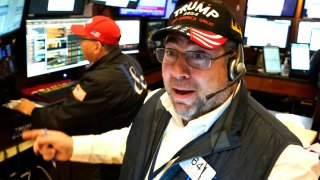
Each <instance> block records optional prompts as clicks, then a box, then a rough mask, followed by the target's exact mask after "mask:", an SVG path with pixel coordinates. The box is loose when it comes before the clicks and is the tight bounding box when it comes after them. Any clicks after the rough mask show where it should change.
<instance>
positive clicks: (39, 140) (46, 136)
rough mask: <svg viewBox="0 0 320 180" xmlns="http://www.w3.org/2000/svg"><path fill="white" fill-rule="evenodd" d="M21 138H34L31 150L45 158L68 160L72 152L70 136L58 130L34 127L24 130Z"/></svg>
mask: <svg viewBox="0 0 320 180" xmlns="http://www.w3.org/2000/svg"><path fill="white" fill-rule="evenodd" d="M22 138H23V139H25V140H27V139H35V142H34V145H33V151H34V152H35V153H37V154H38V153H40V154H41V155H42V156H43V159H45V160H51V159H53V158H55V159H56V160H59V161H68V160H69V159H70V158H71V156H72V152H73V141H72V138H71V137H70V136H68V135H67V134H65V133H63V132H60V131H53V130H48V131H47V132H46V130H45V129H35V130H31V131H26V132H24V133H23V134H22Z"/></svg>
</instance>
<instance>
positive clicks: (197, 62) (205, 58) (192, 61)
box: [185, 52, 211, 69]
mask: <svg viewBox="0 0 320 180" xmlns="http://www.w3.org/2000/svg"><path fill="white" fill-rule="evenodd" d="M185 57H186V61H187V62H188V64H189V65H190V66H192V67H194V68H199V69H207V68H209V67H210V65H211V56H210V55H209V54H206V53H202V52H186V54H185Z"/></svg>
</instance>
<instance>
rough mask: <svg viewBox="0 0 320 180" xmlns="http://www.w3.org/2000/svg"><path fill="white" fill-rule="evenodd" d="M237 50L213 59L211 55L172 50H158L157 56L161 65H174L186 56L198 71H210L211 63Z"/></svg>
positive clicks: (188, 61)
mask: <svg viewBox="0 0 320 180" xmlns="http://www.w3.org/2000/svg"><path fill="white" fill-rule="evenodd" d="M234 51H235V50H231V51H227V52H225V53H223V54H221V55H220V56H216V57H212V56H211V55H210V54H207V53H204V52H199V51H187V52H184V53H182V52H179V51H177V50H176V49H171V48H157V49H156V50H155V54H156V56H157V59H158V61H159V62H160V63H164V64H173V63H175V62H176V61H177V59H178V57H179V55H180V54H182V55H184V58H185V59H186V61H187V63H188V64H189V65H190V66H191V67H193V68H197V69H208V68H209V67H210V66H211V61H214V60H217V59H219V58H221V57H223V56H226V55H228V54H231V53H233V52H234Z"/></svg>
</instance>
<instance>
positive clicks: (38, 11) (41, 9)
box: [29, 0, 86, 17]
mask: <svg viewBox="0 0 320 180" xmlns="http://www.w3.org/2000/svg"><path fill="white" fill-rule="evenodd" d="M85 3H86V0H30V3H29V16H37V15H39V16H42V17H43V16H66V15H82V14H83V10H84V6H85Z"/></svg>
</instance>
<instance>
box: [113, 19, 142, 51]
mask: <svg viewBox="0 0 320 180" xmlns="http://www.w3.org/2000/svg"><path fill="white" fill-rule="evenodd" d="M116 23H117V25H118V26H119V28H120V31H121V38H120V42H119V46H120V48H121V49H122V52H123V53H125V54H136V53H139V43H140V21H139V20H137V19H127V20H116Z"/></svg>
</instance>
